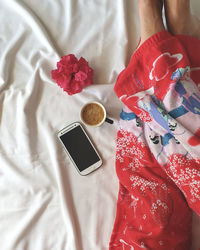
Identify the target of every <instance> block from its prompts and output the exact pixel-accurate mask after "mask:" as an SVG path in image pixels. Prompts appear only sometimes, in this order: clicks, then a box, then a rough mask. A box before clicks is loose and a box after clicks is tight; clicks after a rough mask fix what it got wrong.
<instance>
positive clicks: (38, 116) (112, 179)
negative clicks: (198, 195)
mask: <svg viewBox="0 0 200 250" xmlns="http://www.w3.org/2000/svg"><path fill="white" fill-rule="evenodd" d="M193 7H195V8H194V10H195V11H196V13H197V14H198V11H199V13H200V3H199V2H198V1H193ZM0 23H1V25H0V138H1V139H0V249H2V250H51V249H52V250H104V249H108V244H109V239H110V235H111V232H112V227H113V223H114V218H115V212H116V201H117V195H118V180H117V176H116V173H115V139H116V132H117V120H118V118H119V113H120V110H121V103H120V102H119V101H118V99H117V97H115V94H114V92H113V86H114V83H115V81H116V78H117V76H118V74H119V72H120V71H121V70H122V69H123V68H124V67H125V65H127V63H128V61H129V60H130V57H131V54H132V53H133V51H134V49H135V47H136V45H137V43H138V41H139V36H140V34H139V21H138V14H137V1H134V0H93V1H91V0H87V1H86V0H57V1H55V0H43V1H40V0H0ZM69 53H73V54H75V55H76V56H77V57H78V58H80V57H81V56H82V57H84V58H85V59H86V60H87V61H88V62H89V65H90V66H91V67H92V68H93V69H94V85H92V86H89V87H87V88H85V89H84V90H83V91H82V92H81V93H79V94H76V95H74V96H68V95H67V94H66V93H65V92H63V91H62V90H61V89H60V88H59V87H58V86H57V85H56V84H55V83H54V82H53V81H52V80H51V77H50V72H51V70H52V69H54V68H55V67H56V63H57V61H58V60H59V58H60V57H61V56H63V55H66V54H69ZM91 100H95V101H99V102H101V103H102V104H103V105H104V106H105V107H106V110H107V113H108V116H109V117H111V118H112V119H113V120H114V125H110V124H107V123H104V124H103V125H102V126H101V127H99V128H86V130H87V132H88V134H89V135H90V137H91V139H92V141H93V142H94V144H95V145H96V147H97V149H98V151H99V153H100V155H101V156H102V159H103V166H102V167H101V168H100V169H99V170H97V171H95V172H94V173H92V174H90V175H88V176H85V177H82V176H80V175H79V174H78V173H77V171H76V169H75V168H74V166H73V165H72V164H71V162H70V160H69V158H68V157H67V155H66V154H65V152H64V150H63V148H62V146H61V145H60V143H59V141H58V139H57V132H58V131H59V130H61V129H62V128H63V127H65V126H66V125H68V124H70V123H72V122H74V121H80V118H79V112H80V109H81V107H82V105H84V103H86V102H88V101H91ZM193 235H194V249H198V248H197V245H198V244H199V246H200V243H197V241H198V238H199V237H198V235H200V229H199V225H198V218H197V217H195V220H194V229H193ZM195 247H196V248H195Z"/></svg>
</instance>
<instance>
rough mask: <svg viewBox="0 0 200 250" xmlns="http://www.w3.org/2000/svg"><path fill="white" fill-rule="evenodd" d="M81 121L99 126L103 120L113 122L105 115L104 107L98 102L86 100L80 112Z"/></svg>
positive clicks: (88, 124)
mask: <svg viewBox="0 0 200 250" xmlns="http://www.w3.org/2000/svg"><path fill="white" fill-rule="evenodd" d="M80 118H81V121H82V122H83V123H84V124H85V125H87V126H92V127H99V126H101V125H102V124H103V123H104V122H105V121H106V122H109V123H111V124H112V123H113V121H112V120H110V119H108V118H107V117H106V109H105V108H104V106H103V105H102V104H101V103H99V102H96V101H94V102H88V103H86V104H85V105H84V106H83V107H82V109H81V112H80Z"/></svg>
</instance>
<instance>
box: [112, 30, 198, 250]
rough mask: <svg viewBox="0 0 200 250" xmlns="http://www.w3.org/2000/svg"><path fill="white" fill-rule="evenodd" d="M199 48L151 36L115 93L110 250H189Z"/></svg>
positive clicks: (194, 206) (184, 40) (185, 40)
mask: <svg viewBox="0 0 200 250" xmlns="http://www.w3.org/2000/svg"><path fill="white" fill-rule="evenodd" d="M199 89H200V41H199V40H198V39H196V38H193V37H186V36H181V35H179V36H171V35H170V34H169V33H168V32H167V31H162V32H159V33H157V34H155V35H153V36H152V37H151V38H149V39H148V40H147V41H145V42H144V43H143V44H142V45H141V46H140V47H139V48H138V49H137V50H136V52H135V53H134V54H133V56H132V58H131V61H130V63H129V65H128V67H127V68H126V69H124V70H123V71H122V72H121V73H120V75H119V77H118V80H117V83H116V85H115V88H114V90H115V92H116V94H117V96H118V97H119V99H120V100H121V101H122V102H123V103H124V104H125V106H124V108H123V110H122V112H121V114H120V118H121V119H120V122H119V131H118V138H117V151H116V171H117V175H118V178H119V185H120V187H119V196H118V202H117V213H116V219H115V224H114V228H113V232H112V236H111V241H110V246H109V249H110V250H118V249H119V250H137V249H138V250H139V249H153V250H154V249H155V250H161V249H162V250H173V249H174V250H189V249H190V245H191V212H192V210H193V211H195V212H196V213H197V214H198V215H200V91H199Z"/></svg>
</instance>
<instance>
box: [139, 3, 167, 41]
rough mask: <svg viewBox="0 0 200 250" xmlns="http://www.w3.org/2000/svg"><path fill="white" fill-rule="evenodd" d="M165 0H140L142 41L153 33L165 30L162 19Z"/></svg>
mask: <svg viewBox="0 0 200 250" xmlns="http://www.w3.org/2000/svg"><path fill="white" fill-rule="evenodd" d="M162 7H163V0H138V9H139V17H140V25H141V43H140V44H142V43H143V42H144V41H145V40H147V39H148V38H149V37H150V36H152V35H153V34H155V33H157V32H160V31H162V30H164V29H165V28H164V25H163V21H162Z"/></svg>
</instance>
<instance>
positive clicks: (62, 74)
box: [51, 54, 94, 95]
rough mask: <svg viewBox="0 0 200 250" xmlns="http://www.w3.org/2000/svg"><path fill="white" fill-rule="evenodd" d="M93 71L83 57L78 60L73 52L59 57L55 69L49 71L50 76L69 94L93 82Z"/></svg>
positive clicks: (77, 91) (79, 90)
mask: <svg viewBox="0 0 200 250" xmlns="http://www.w3.org/2000/svg"><path fill="white" fill-rule="evenodd" d="M93 73H94V72H93V69H91V68H90V67H89V66H88V62H87V61H86V60H85V59H84V58H83V57H81V58H80V59H79V60H78V59H77V58H76V57H75V56H74V55H73V54H69V55H66V56H63V57H61V60H60V61H59V62H58V63H57V69H55V70H52V71H51V78H52V79H53V80H55V82H56V83H57V84H58V85H59V86H60V87H61V88H62V89H63V90H64V91H66V92H67V93H68V94H69V95H73V94H76V93H79V92H81V91H82V89H83V87H85V86H88V85H91V84H93V80H92V78H93Z"/></svg>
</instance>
